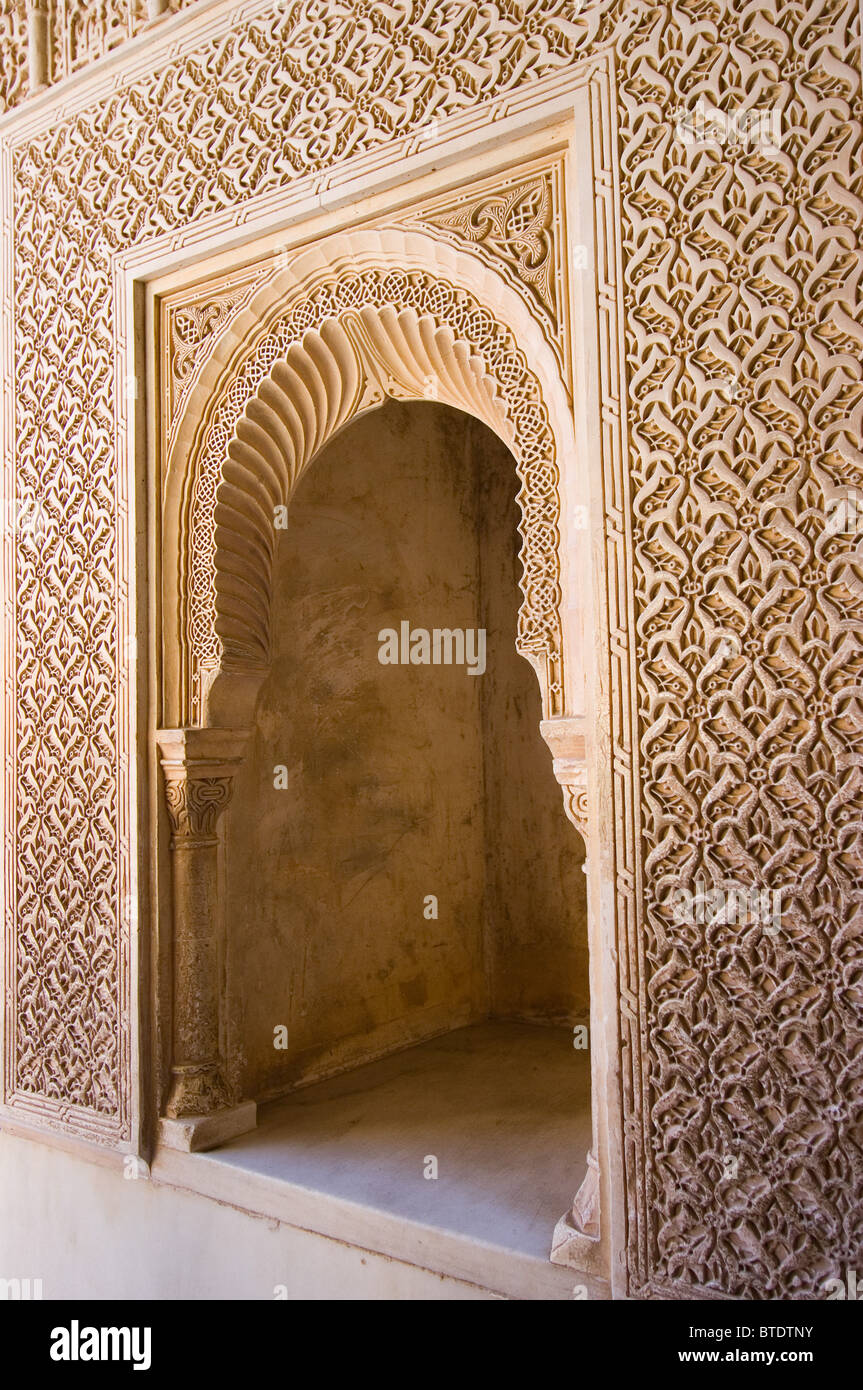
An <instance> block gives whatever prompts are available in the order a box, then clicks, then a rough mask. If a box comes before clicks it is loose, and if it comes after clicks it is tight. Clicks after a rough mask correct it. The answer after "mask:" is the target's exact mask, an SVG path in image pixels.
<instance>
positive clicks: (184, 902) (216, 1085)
mask: <svg viewBox="0 0 863 1390" xmlns="http://www.w3.org/2000/svg"><path fill="white" fill-rule="evenodd" d="M248 736H249V735H248V731H247V730H234V729H165V730H162V731H160V732H159V733H158V734H157V741H158V745H159V749H160V751H161V754H162V769H163V771H164V785H165V802H166V805H167V808H168V816H169V819H170V822H171V832H172V833H171V863H172V880H173V923H174V940H173V1020H172V1065H171V1090H170V1094H169V1097H168V1102H167V1105H166V1107H165V1108H166V1117H165V1118H164V1119H162V1121H161V1125H160V1137H161V1140H162V1142H163V1143H164V1144H166V1145H168V1146H169V1147H171V1148H181V1149H187V1150H191V1149H204V1148H212V1147H213V1145H214V1144H217V1143H222V1142H224V1140H226V1139H228V1138H231V1137H233V1136H234V1135H236V1134H241V1133H243V1132H244V1131H245V1130H248V1129H253V1128H254V1125H255V1118H256V1117H255V1106H254V1104H253V1102H251V1101H247V1102H245V1103H244V1104H242V1105H239V1106H231V1105H230V1098H229V1095H228V1090H227V1086H226V1083H225V1068H224V1059H223V1056H222V986H221V964H220V962H221V953H222V946H223V921H222V914H221V902H220V895H219V834H218V822H219V818H220V816H221V814H222V812H223V811H224V809H225V807H226V806H227V805H228V802H229V801H230V799H231V794H232V792H233V785H234V776H235V774H236V771H237V769H238V768H239V766H240V764H241V763H242V761H243V754H244V751H245V745H246V741H247V739H248Z"/></svg>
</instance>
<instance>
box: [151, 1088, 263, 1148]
mask: <svg viewBox="0 0 863 1390" xmlns="http://www.w3.org/2000/svg"><path fill="white" fill-rule="evenodd" d="M257 1122H258V1107H257V1106H256V1104H255V1102H254V1101H253V1100H244V1101H243V1103H242V1105H234V1106H232V1107H231V1108H230V1109H229V1110H214V1111H213V1113H212V1114H211V1115H183V1116H182V1117H181V1118H179V1119H176V1120H172V1119H168V1118H166V1117H163V1118H162V1119H161V1120H160V1121H159V1143H160V1144H161V1145H162V1146H163V1147H164V1148H166V1149H180V1150H181V1152H183V1153H204V1152H205V1151H206V1150H207V1149H216V1148H218V1146H219V1145H220V1144H227V1142H228V1140H229V1139H236V1138H237V1136H238V1135H239V1134H248V1132H249V1130H251V1129H254V1128H255V1126H256V1125H257Z"/></svg>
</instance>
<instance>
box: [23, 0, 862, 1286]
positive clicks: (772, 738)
mask: <svg viewBox="0 0 863 1390" xmlns="http://www.w3.org/2000/svg"><path fill="white" fill-rule="evenodd" d="M207 10H208V19H207V24H208V25H209V27H208V28H207V30H206V32H204V29H203V27H202V28H201V29H200V31H199V29H198V28H197V27H196V24H197V21H196V18H195V10H194V7H192V9H191V10H190V12H189V16H188V20H187V22H186V24H184V26H182V33H183V34H184V35H188V36H189V37H188V38H187V39H185V40H183V44H182V46H181V43H180V40H179V38H178V37H177V36H178V35H179V34H180V26H177V27H176V28H175V29H174V31H173V33H174V37H173V39H172V42H173V43H174V45H175V47H174V48H173V49H172V50H171V52H170V53H168V51H167V49H166V51H165V52H164V53H162V54H160V61H158V62H155V63H151V64H150V70H149V71H145V70H144V69H143V67H141V68H139V69H135V70H133V69H132V68H130V74H129V75H128V76H127V77H126V78H122V77H121V76H119V73H115V74H114V76H113V77H112V79H111V84H110V85H106V88H105V89H104V90H103V91H102V92H101V93H100V94H99V95H98V97H97V96H96V95H92V94H91V95H90V96H88V97H87V101H86V103H83V102H79V104H78V106H77V107H74V106H73V104H72V103H71V100H70V97H69V95H68V92H67V94H66V96H65V98H64V101H65V105H64V108H63V110H62V111H61V110H58V111H56V112H52V113H51V118H50V120H49V119H47V118H46V119H45V121H44V123H43V125H42V126H41V127H38V128H37V126H36V124H34V125H33V127H32V128H30V129H28V130H27V131H26V132H24V133H23V134H18V135H16V134H15V131H16V129H17V127H16V126H15V125H14V123H13V124H12V125H8V124H7V127H6V129H5V131H4V135H3V141H4V149H3V160H4V163H3V169H4V175H3V177H4V180H5V182H4V186H3V197H4V200H5V202H4V208H3V218H2V225H3V227H4V229H5V231H4V235H5V236H6V238H7V244H10V242H9V239H10V238H11V237H12V235H13V230H14V275H13V273H12V261H11V260H10V261H9V262H8V264H6V263H5V262H4V271H3V273H4V277H5V278H4V288H3V295H2V299H0V309H2V314H3V324H4V331H5V332H6V333H7V335H8V334H9V333H13V334H14V360H15V364H16V369H15V380H14V383H13V382H12V381H11V380H10V379H9V377H8V375H7V377H6V378H5V391H6V398H7V401H12V400H13V399H14V411H15V414H14V422H13V424H14V459H13V450H12V447H11V445H10V446H9V447H7V448H6V449H4V459H5V461H6V465H7V467H8V468H10V469H12V468H13V467H14V474H12V476H11V477H10V476H8V475H7V479H6V484H5V490H6V495H7V496H15V497H20V498H22V499H25V500H26V499H33V498H40V499H42V503H43V508H44V512H45V515H46V517H47V524H48V527H49V534H48V535H47V537H43V539H42V540H41V541H40V543H39V544H38V545H37V544H36V542H35V540H34V538H33V537H32V536H30V535H28V534H20V535H15V536H11V537H10V536H7V537H6V570H7V572H8V573H9V574H11V575H12V576H13V580H12V583H13V589H12V592H11V594H7V608H8V611H9V617H10V622H9V623H8V629H9V636H8V638H7V649H6V667H7V673H8V680H9V688H10V690H11V692H12V693H11V701H10V703H11V714H10V720H11V724H10V727H9V729H7V746H9V747H10V748H12V749H14V757H13V758H12V759H10V765H9V769H8V772H7V806H6V815H5V831H6V836H7V842H8V843H9V844H10V851H9V856H8V860H7V865H6V953H7V965H6V980H7V993H8V996H9V1001H10V1002H9V1004H8V1006H7V1017H6V1035H5V1036H6V1057H5V1077H6V1092H5V1094H6V1103H7V1107H8V1108H11V1109H12V1110H13V1111H14V1110H16V1109H18V1110H19V1112H20V1111H23V1112H25V1113H27V1114H30V1115H36V1116H38V1117H39V1118H40V1119H41V1120H42V1122H44V1123H45V1124H53V1125H55V1126H56V1127H58V1128H63V1129H64V1130H66V1131H67V1132H71V1133H77V1134H87V1135H90V1136H91V1137H99V1138H101V1140H102V1142H105V1143H110V1144H116V1143H118V1142H128V1141H129V1136H130V1133H131V1128H130V1125H131V1121H130V1119H129V1109H130V1104H131V1101H130V1096H131V1088H132V1074H131V1063H130V1056H131V1045H130V1036H131V1034H130V1023H129V1018H130V999H131V997H132V985H131V982H130V973H129V956H130V942H131V940H132V928H131V925H130V924H129V922H128V920H127V918H126V917H125V916H124V908H123V904H124V901H125V899H126V897H127V895H128V893H129V891H130V890H129V883H130V880H129V878H128V865H127V864H126V863H125V861H124V850H123V843H122V835H121V831H120V827H121V826H123V825H125V824H127V823H128V815H129V804H130V803H129V792H128V790H127V789H126V784H125V783H124V781H123V767H124V763H123V759H124V757H125V756H126V755H127V753H128V749H127V747H126V746H125V745H124V739H125V738H126V733H125V732H124V730H125V728H126V725H125V724H124V719H125V710H126V705H125V704H124V701H126V702H127V701H128V691H127V689H126V686H124V680H125V679H126V677H124V674H123V661H124V656H123V649H122V646H123V642H122V634H123V632H124V631H125V630H126V628H127V626H128V600H127V575H126V573H125V572H124V570H123V565H122V547H120V546H119V542H118V536H120V535H121V534H123V526H124V525H125V522H126V519H127V512H128V501H127V498H126V495H125V494H124V492H123V490H122V485H121V480H120V478H119V476H118V469H117V466H116V452H115V431H114V425H115V419H116V415H117V412H118V409H119V407H118V406H117V401H116V396H115V394H114V393H115V389H116V388H117V382H116V379H115V373H114V366H115V364H114V334H115V330H116V323H115V320H114V312H115V311H114V303H113V300H112V256H115V255H117V254H119V253H120V252H121V251H122V250H123V249H124V248H131V247H133V246H134V245H135V244H136V243H138V242H142V241H145V240H146V239H147V238H150V237H157V236H162V235H171V236H174V235H176V236H180V235H182V234H183V232H184V230H185V229H187V228H188V227H189V226H190V224H192V223H193V222H195V221H196V220H202V219H206V218H208V217H216V216H223V217H224V216H225V214H226V212H228V211H230V210H231V209H233V208H235V207H237V206H238V205H240V204H241V203H242V202H243V200H245V199H247V198H250V197H253V196H255V197H257V196H259V195H266V194H268V193H273V194H275V193H277V192H283V191H284V190H286V189H289V188H290V186H291V185H292V183H293V181H294V180H302V179H304V178H307V177H312V176H314V177H318V176H319V177H321V178H324V177H329V173H328V171H331V170H332V169H333V168H334V167H335V166H336V165H337V164H338V163H339V161H343V160H348V159H354V158H360V157H363V158H364V157H366V156H369V155H371V154H373V153H374V151H375V150H378V151H379V152H384V153H385V152H387V151H389V150H390V148H391V146H392V142H394V141H398V140H400V139H402V138H408V139H410V140H411V141H415V142H416V145H417V147H419V146H420V143H421V142H422V140H423V139H424V138H425V139H427V138H428V129H429V123H430V122H432V121H434V120H441V121H447V120H456V119H457V120H459V121H465V122H468V121H469V120H470V119H471V118H472V115H475V114H476V113H477V111H480V112H481V113H482V112H487V111H490V110H494V111H495V112H497V113H501V112H503V111H505V110H508V109H510V107H509V106H508V105H507V103H516V104H517V102H518V101H520V100H522V99H523V98H525V95H526V94H528V95H529V97H530V99H531V101H536V100H538V99H539V97H540V94H541V93H542V92H546V91H550V90H551V89H552V88H554V90H555V91H557V92H560V91H561V90H563V87H564V85H565V83H566V81H567V80H568V78H567V74H572V72H573V71H574V69H575V66H576V64H577V63H578V61H579V60H580V59H581V58H584V57H587V56H588V55H593V56H596V55H597V54H599V53H600V52H601V51H606V50H607V51H608V52H611V51H613V82H614V92H615V100H614V103H613V106H612V108H611V109H610V110H609V111H608V112H607V113H606V114H605V115H603V114H602V113H601V112H598V113H597V124H596V127H595V134H596V138H597V139H598V140H601V141H604V142H605V143H606V145H607V146H608V147H609V148H610V149H612V150H613V152H614V159H613V161H612V164H611V168H612V176H611V177H610V178H609V179H608V181H607V184H606V187H605V192H604V193H603V195H602V197H601V199H600V200H599V203H598V206H597V223H598V228H597V234H598V243H599V244H606V243H607V245H608V246H610V247H612V248H614V247H617V248H618V249H619V253H620V258H621V260H620V263H621V266H622V270H621V277H620V282H619V283H618V284H615V280H614V275H615V270H614V263H613V258H612V259H611V260H610V261H609V273H608V274H607V273H606V268H605V267H603V266H598V267H597V282H598V283H597V287H596V289H597V311H598V314H599V320H600V336H601V337H602V335H603V334H606V337H605V339H604V340H603V342H604V346H602V347H601V348H600V351H599V360H598V364H597V365H598V370H599V373H600V379H601V382H602V398H603V431H604V433H603V443H602V469H603V475H604V478H605V480H606V486H605V508H606V515H605V537H604V540H605V541H606V542H607V547H608V554H609V556H610V558H609V561H608V563H609V573H610V576H611V580H610V597H609V629H610V634H609V635H610V642H611V649H612V658H611V660H612V668H613V669H612V677H611V684H612V686H613V688H614V690H615V691H617V692H618V693H619V699H617V698H616V699H615V703H614V706H613V708H612V711H611V717H612V721H613V740H612V748H611V749H610V754H609V756H610V761H611V763H612V766H613V772H614V797H615V803H614V825H613V832H612V833H613V836H614V855H615V862H616V864H617V878H616V883H615V913H616V919H615V933H616V943H615V949H616V951H617V958H618V968H619V973H620V978H619V1017H618V1020H617V1024H618V1027H619V1030H620V1036H621V1043H622V1049H621V1059H622V1060H621V1096H620V1110H621V1119H622V1127H623V1135H624V1170H625V1191H626V1209H627V1210H626V1231H627V1265H628V1280H629V1291H630V1292H631V1293H633V1294H634V1295H638V1296H650V1295H653V1296H668V1295H669V1294H671V1295H675V1294H676V1295H678V1296H679V1295H680V1294H684V1295H686V1294H687V1293H695V1294H697V1295H699V1296H704V1295H706V1296H716V1297H771V1298H782V1297H789V1296H793V1297H817V1296H818V1293H819V1289H820V1288H821V1287H822V1284H823V1281H824V1279H826V1278H829V1277H831V1276H838V1277H842V1275H843V1271H845V1270H847V1269H854V1268H858V1269H859V1268H860V1262H861V1260H863V1229H861V1222H863V1203H861V1200H860V1194H861V1191H863V1153H861V1146H860V1140H859V1135H860V1132H861V1124H863V1061H861V1059H863V1036H861V1025H860V1018H861V1008H863V1001H861V997H860V987H859V980H860V977H861V967H863V904H861V900H860V890H859V883H860V881H861V875H863V832H861V828H860V827H861V825H863V782H861V773H860V749H861V746H863V714H861V711H860V708H859V695H858V692H859V684H860V682H859V672H860V669H861V665H863V652H861V640H860V632H861V612H860V607H859V602H860V600H859V593H860V590H859V578H860V559H859V554H858V546H859V543H860V535H859V527H858V529H857V530H856V531H855V529H854V525H855V521H854V516H855V515H856V510H855V509H856V508H857V507H859V488H860V486H861V481H863V479H861V457H860V453H859V441H860V436H861V416H863V384H861V377H863V367H861V363H863V329H861V309H860V302H859V294H858V289H857V287H858V284H859V277H860V273H861V255H860V250H859V239H858V229H859V225H860V221H861V218H863V196H861V194H863V190H861V187H860V179H861V170H863V158H861V117H863V110H861V95H860V33H859V7H858V6H857V5H856V4H854V3H851V2H850V0H826V3H824V4H822V5H819V6H816V7H812V6H806V7H801V6H799V5H796V4H790V3H783V2H782V0H755V3H752V4H747V5H744V4H742V3H740V4H734V3H728V0H687V3H684V2H683V0H672V3H670V4H668V5H665V6H661V7H655V6H651V5H648V4H641V3H633V2H632V0H627V2H626V3H625V4H624V3H611V0H608V3H605V2H601V3H598V4H587V5H586V6H585V7H584V10H583V11H582V10H581V7H580V6H579V5H576V4H566V3H549V4H529V3H526V4H518V5H517V4H514V3H513V4H510V3H506V4H505V3H500V4H489V5H483V6H477V5H473V4H466V3H454V4H452V5H448V6H445V7H441V6H440V5H438V4H433V3H428V4H415V5H407V4H405V5H401V4H398V5H384V4H378V3H364V4H362V5H358V4H357V5H347V4H341V3H334V4H328V5H326V6H320V5H318V4H316V3H313V0H306V3H301V4H297V5H294V6H291V7H288V8H286V7H284V6H281V5H279V6H276V5H272V6H268V5H263V4H261V5H249V6H248V7H243V9H242V11H241V12H240V17H238V15H237V12H236V11H233V12H229V11H228V10H223V11H219V12H218V14H219V15H221V16H222V18H221V19H218V16H217V17H216V18H214V16H216V9H215V8H213V7H207ZM217 19H218V23H217ZM219 25H221V28H219ZM231 26H237V27H236V28H235V29H232V27H231ZM7 32H8V31H7V30H0V34H4V35H5V34H6V33H7ZM154 33H155V30H154ZM3 42H4V61H5V55H6V53H7V52H10V51H14V40H13V43H12V45H11V46H10V45H9V43H8V42H7V41H6V40H5V39H4V40H3ZM155 42H156V40H155V39H154V43H155ZM130 61H131V60H130ZM15 70H16V71H19V70H20V65H19V66H16V69H15ZM556 84H557V85H556ZM700 102H703V103H704V105H703V106H699V103H700ZM483 103H487V104H488V105H487V107H486V106H483ZM705 109H706V110H708V112H718V113H719V118H718V119H717V117H716V116H715V115H711V116H710V119H709V121H708V122H707V124H705V120H704V117H703V112H704V110H705ZM25 112H26V107H25ZM753 113H755V115H754V118H753ZM762 117H764V118H765V122H766V125H767V126H768V127H769V129H768V131H767V134H765V132H764V129H763V126H761V125H759V124H758V123H759V122H761V121H762ZM753 119H754V121H755V124H753ZM759 130H760V131H761V133H760V134H758V133H757V132H758V131H759ZM424 132H425V134H424ZM767 135H769V136H770V138H767ZM774 136H775V138H774ZM275 137H278V138H275ZM382 157H383V155H382ZM12 207H14V218H13V216H12V213H11V208H12ZM13 224H14V229H13ZM618 293H622V294H623V296H624V304H625V316H624V337H623V339H622V341H618V339H617V337H616V336H615V333H616V329H615V327H614V323H613V322H612V318H611V315H612V308H613V304H614V302H615V298H616V296H617V295H618ZM609 325H610V327H609ZM11 359H12V354H11V353H10V354H9V360H11ZM574 366H575V376H576V378H577V376H578V364H577V363H575V364H574ZM606 402H609V404H608V406H607V405H606ZM11 419H12V417H11V414H10V407H9V406H8V405H7V407H6V415H5V416H4V420H5V421H7V422H8V421H10V420H11ZM843 509H844V511H843ZM849 511H850V512H851V514H852V516H851V520H850V522H849V520H848V513H849ZM839 516H841V517H842V518H843V520H842V524H837V517H839ZM124 692H125V693H124ZM729 880H730V881H731V882H733V883H735V884H737V885H739V886H741V887H744V888H754V887H756V886H757V887H759V889H761V888H763V889H764V890H766V891H769V892H770V893H778V894H779V895H780V902H781V911H780V914H779V919H778V924H774V923H773V922H766V921H764V920H761V919H760V918H759V916H758V914H755V913H749V914H744V918H743V920H741V921H738V922H735V923H729V922H728V921H727V920H726V921H723V922H720V921H718V920H712V919H711V920H709V921H705V920H704V918H703V916H702V918H701V919H700V920H699V917H698V913H697V912H696V913H689V914H688V915H687V914H686V913H683V914H682V915H681V914H680V913H679V912H677V911H676V910H675V908H674V907H673V898H672V896H671V895H672V893H673V892H677V893H678V894H681V893H682V894H683V895H684V896H686V895H688V900H689V901H695V900H696V899H697V898H698V895H699V892H700V891H701V890H700V888H699V885H702V884H704V883H706V884H708V885H711V886H712V885H715V886H721V885H723V884H725V883H727V882H728V881H729ZM58 885H59V886H60V887H59V889H58ZM60 890H62V892H60ZM58 894H59V896H58ZM774 925H775V930H774ZM46 960H49V961H51V962H52V968H51V970H50V971H47V972H46V971H45V969H44V968H43V962H44V961H46ZM600 1161H601V1160H600Z"/></svg>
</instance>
